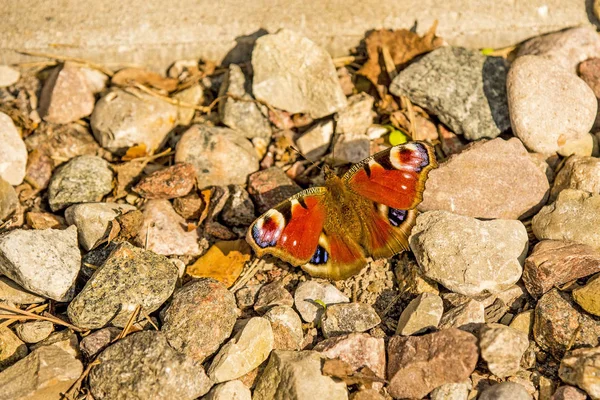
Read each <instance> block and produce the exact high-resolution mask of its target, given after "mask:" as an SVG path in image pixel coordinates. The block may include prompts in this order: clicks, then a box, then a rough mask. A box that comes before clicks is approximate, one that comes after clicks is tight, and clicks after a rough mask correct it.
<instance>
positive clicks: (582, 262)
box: [523, 240, 600, 298]
mask: <svg viewBox="0 0 600 400" xmlns="http://www.w3.org/2000/svg"><path fill="white" fill-rule="evenodd" d="M597 272H600V252H599V251H597V250H596V249H594V248H592V247H590V246H588V245H584V244H578V243H575V242H569V241H563V240H542V241H541V242H539V243H538V244H536V245H535V247H534V248H533V251H532V252H531V254H530V255H529V257H527V258H526V259H525V265H524V268H523V283H524V284H525V287H526V288H527V291H528V292H529V294H531V295H532V296H533V297H535V298H539V297H541V296H542V295H543V294H544V293H546V292H547V291H549V290H550V289H552V288H554V287H560V286H562V285H564V284H565V283H567V282H571V281H573V280H576V279H579V278H584V277H586V276H589V275H592V274H595V273H597Z"/></svg>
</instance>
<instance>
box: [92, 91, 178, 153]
mask: <svg viewBox="0 0 600 400" xmlns="http://www.w3.org/2000/svg"><path fill="white" fill-rule="evenodd" d="M177 110H178V108H177V106H174V105H172V104H169V103H167V102H165V101H163V100H161V99H159V98H156V97H154V96H151V95H149V94H145V93H143V92H140V91H137V90H132V89H129V91H125V90H122V89H112V90H111V91H110V92H109V93H107V94H106V95H105V96H103V97H102V98H100V100H98V102H97V103H96V107H95V108H94V112H93V113H92V116H91V118H90V125H91V127H92V130H93V132H94V136H95V137H96V140H98V143H100V146H102V147H103V148H105V149H107V150H109V151H111V152H113V153H119V154H121V153H124V152H125V151H126V150H127V149H128V148H130V147H133V146H136V145H142V144H143V145H145V146H146V150H147V151H148V152H152V151H154V150H157V149H158V148H159V147H160V146H161V144H162V143H163V142H164V141H165V139H166V137H167V134H168V133H169V132H170V131H171V130H172V129H173V128H174V127H175V124H176V122H177Z"/></svg>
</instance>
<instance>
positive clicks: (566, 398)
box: [550, 385, 587, 400]
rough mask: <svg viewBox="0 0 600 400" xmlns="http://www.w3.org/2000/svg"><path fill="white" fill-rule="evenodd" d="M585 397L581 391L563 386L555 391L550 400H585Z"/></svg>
mask: <svg viewBox="0 0 600 400" xmlns="http://www.w3.org/2000/svg"><path fill="white" fill-rule="evenodd" d="M586 399H587V395H586V394H585V392H584V391H583V390H579V389H577V388H576V387H573V386H569V385H565V386H561V387H559V388H558V389H556V392H554V394H553V395H552V397H551V398H550V400H586Z"/></svg>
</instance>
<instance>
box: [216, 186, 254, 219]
mask: <svg viewBox="0 0 600 400" xmlns="http://www.w3.org/2000/svg"><path fill="white" fill-rule="evenodd" d="M219 218H220V219H221V220H222V221H223V222H224V223H225V224H226V225H227V226H249V225H250V224H252V222H254V220H255V219H256V215H255V214H254V203H253V202H252V199H251V198H250V194H248V192H247V191H246V189H245V188H244V186H241V185H231V186H229V198H228V199H227V202H226V203H225V206H224V207H223V210H222V211H221V213H220V214H219Z"/></svg>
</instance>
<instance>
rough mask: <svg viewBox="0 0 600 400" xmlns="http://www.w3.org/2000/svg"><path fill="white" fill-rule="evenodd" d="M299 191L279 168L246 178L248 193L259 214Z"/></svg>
mask: <svg viewBox="0 0 600 400" xmlns="http://www.w3.org/2000/svg"><path fill="white" fill-rule="evenodd" d="M301 190H302V189H301V188H300V186H298V185H297V184H296V182H294V181H293V180H292V179H290V177H288V176H287V175H286V173H285V172H284V171H283V170H282V169H281V168H279V167H270V168H267V169H264V170H262V171H258V172H255V173H253V174H252V175H250V176H249V177H248V193H249V194H250V196H251V197H252V199H253V200H254V204H255V205H256V209H257V211H258V212H259V213H260V214H262V213H264V212H266V211H267V210H269V209H270V208H271V207H274V206H276V205H277V204H279V203H281V202H282V201H284V200H287V199H288V198H289V197H291V196H293V195H295V194H296V193H298V192H300V191H301Z"/></svg>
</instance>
